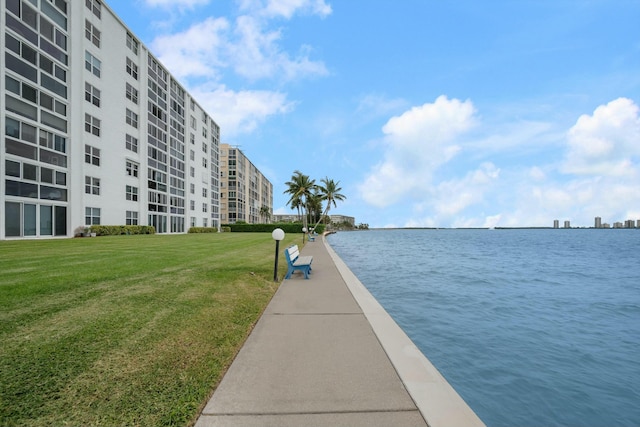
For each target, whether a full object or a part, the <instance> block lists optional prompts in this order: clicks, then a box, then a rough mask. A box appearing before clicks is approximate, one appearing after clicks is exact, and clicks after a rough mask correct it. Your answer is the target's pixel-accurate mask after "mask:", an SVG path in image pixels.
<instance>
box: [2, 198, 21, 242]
mask: <svg viewBox="0 0 640 427" xmlns="http://www.w3.org/2000/svg"><path fill="white" fill-rule="evenodd" d="M20 211H21V209H20V203H14V202H5V204H4V212H5V213H4V233H5V236H7V237H17V236H20V229H21V222H22V221H21V218H20V217H21V214H20Z"/></svg>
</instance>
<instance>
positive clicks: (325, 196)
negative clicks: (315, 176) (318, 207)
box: [313, 177, 347, 228]
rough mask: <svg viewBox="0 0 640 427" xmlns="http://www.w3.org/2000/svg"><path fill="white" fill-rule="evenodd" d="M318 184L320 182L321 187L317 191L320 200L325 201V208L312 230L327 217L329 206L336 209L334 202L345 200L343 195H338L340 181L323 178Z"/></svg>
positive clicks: (340, 188)
mask: <svg viewBox="0 0 640 427" xmlns="http://www.w3.org/2000/svg"><path fill="white" fill-rule="evenodd" d="M320 182H322V185H319V186H318V190H319V191H320V194H321V197H322V200H326V201H327V207H326V208H325V210H324V213H323V214H322V215H321V216H320V219H318V222H317V223H316V225H315V226H314V227H313V228H316V227H317V226H318V224H320V221H322V219H323V218H325V217H327V216H328V215H329V211H330V210H331V205H333V207H337V206H338V205H337V204H336V201H341V202H342V201H344V200H345V199H346V198H347V197H346V196H345V195H344V194H341V193H340V191H342V187H339V185H340V181H338V182H336V181H334V180H333V179H329V178H328V177H325V178H323V179H321V180H320Z"/></svg>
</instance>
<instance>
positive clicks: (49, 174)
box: [40, 168, 53, 184]
mask: <svg viewBox="0 0 640 427" xmlns="http://www.w3.org/2000/svg"><path fill="white" fill-rule="evenodd" d="M40 182H47V183H49V184H53V169H49V168H40Z"/></svg>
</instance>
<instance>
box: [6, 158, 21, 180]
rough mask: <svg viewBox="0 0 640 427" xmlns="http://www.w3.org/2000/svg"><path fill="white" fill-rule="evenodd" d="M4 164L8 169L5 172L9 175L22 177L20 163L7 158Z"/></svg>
mask: <svg viewBox="0 0 640 427" xmlns="http://www.w3.org/2000/svg"><path fill="white" fill-rule="evenodd" d="M4 166H5V170H6V172H5V174H6V175H7V176H15V177H16V178H20V163H18V162H12V161H11V160H6V161H5V162H4Z"/></svg>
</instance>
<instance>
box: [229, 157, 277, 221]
mask: <svg viewBox="0 0 640 427" xmlns="http://www.w3.org/2000/svg"><path fill="white" fill-rule="evenodd" d="M272 218H273V185H272V184H271V182H270V181H269V180H268V179H267V178H266V177H265V176H264V175H263V174H262V173H261V172H260V170H258V168H257V167H256V166H255V165H254V164H253V163H251V161H250V160H249V159H248V158H247V156H245V155H244V153H243V152H242V151H241V150H240V149H238V148H237V147H233V146H231V145H229V144H220V220H221V222H222V223H223V224H235V223H236V222H246V223H249V224H260V223H269V222H271V220H272Z"/></svg>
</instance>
